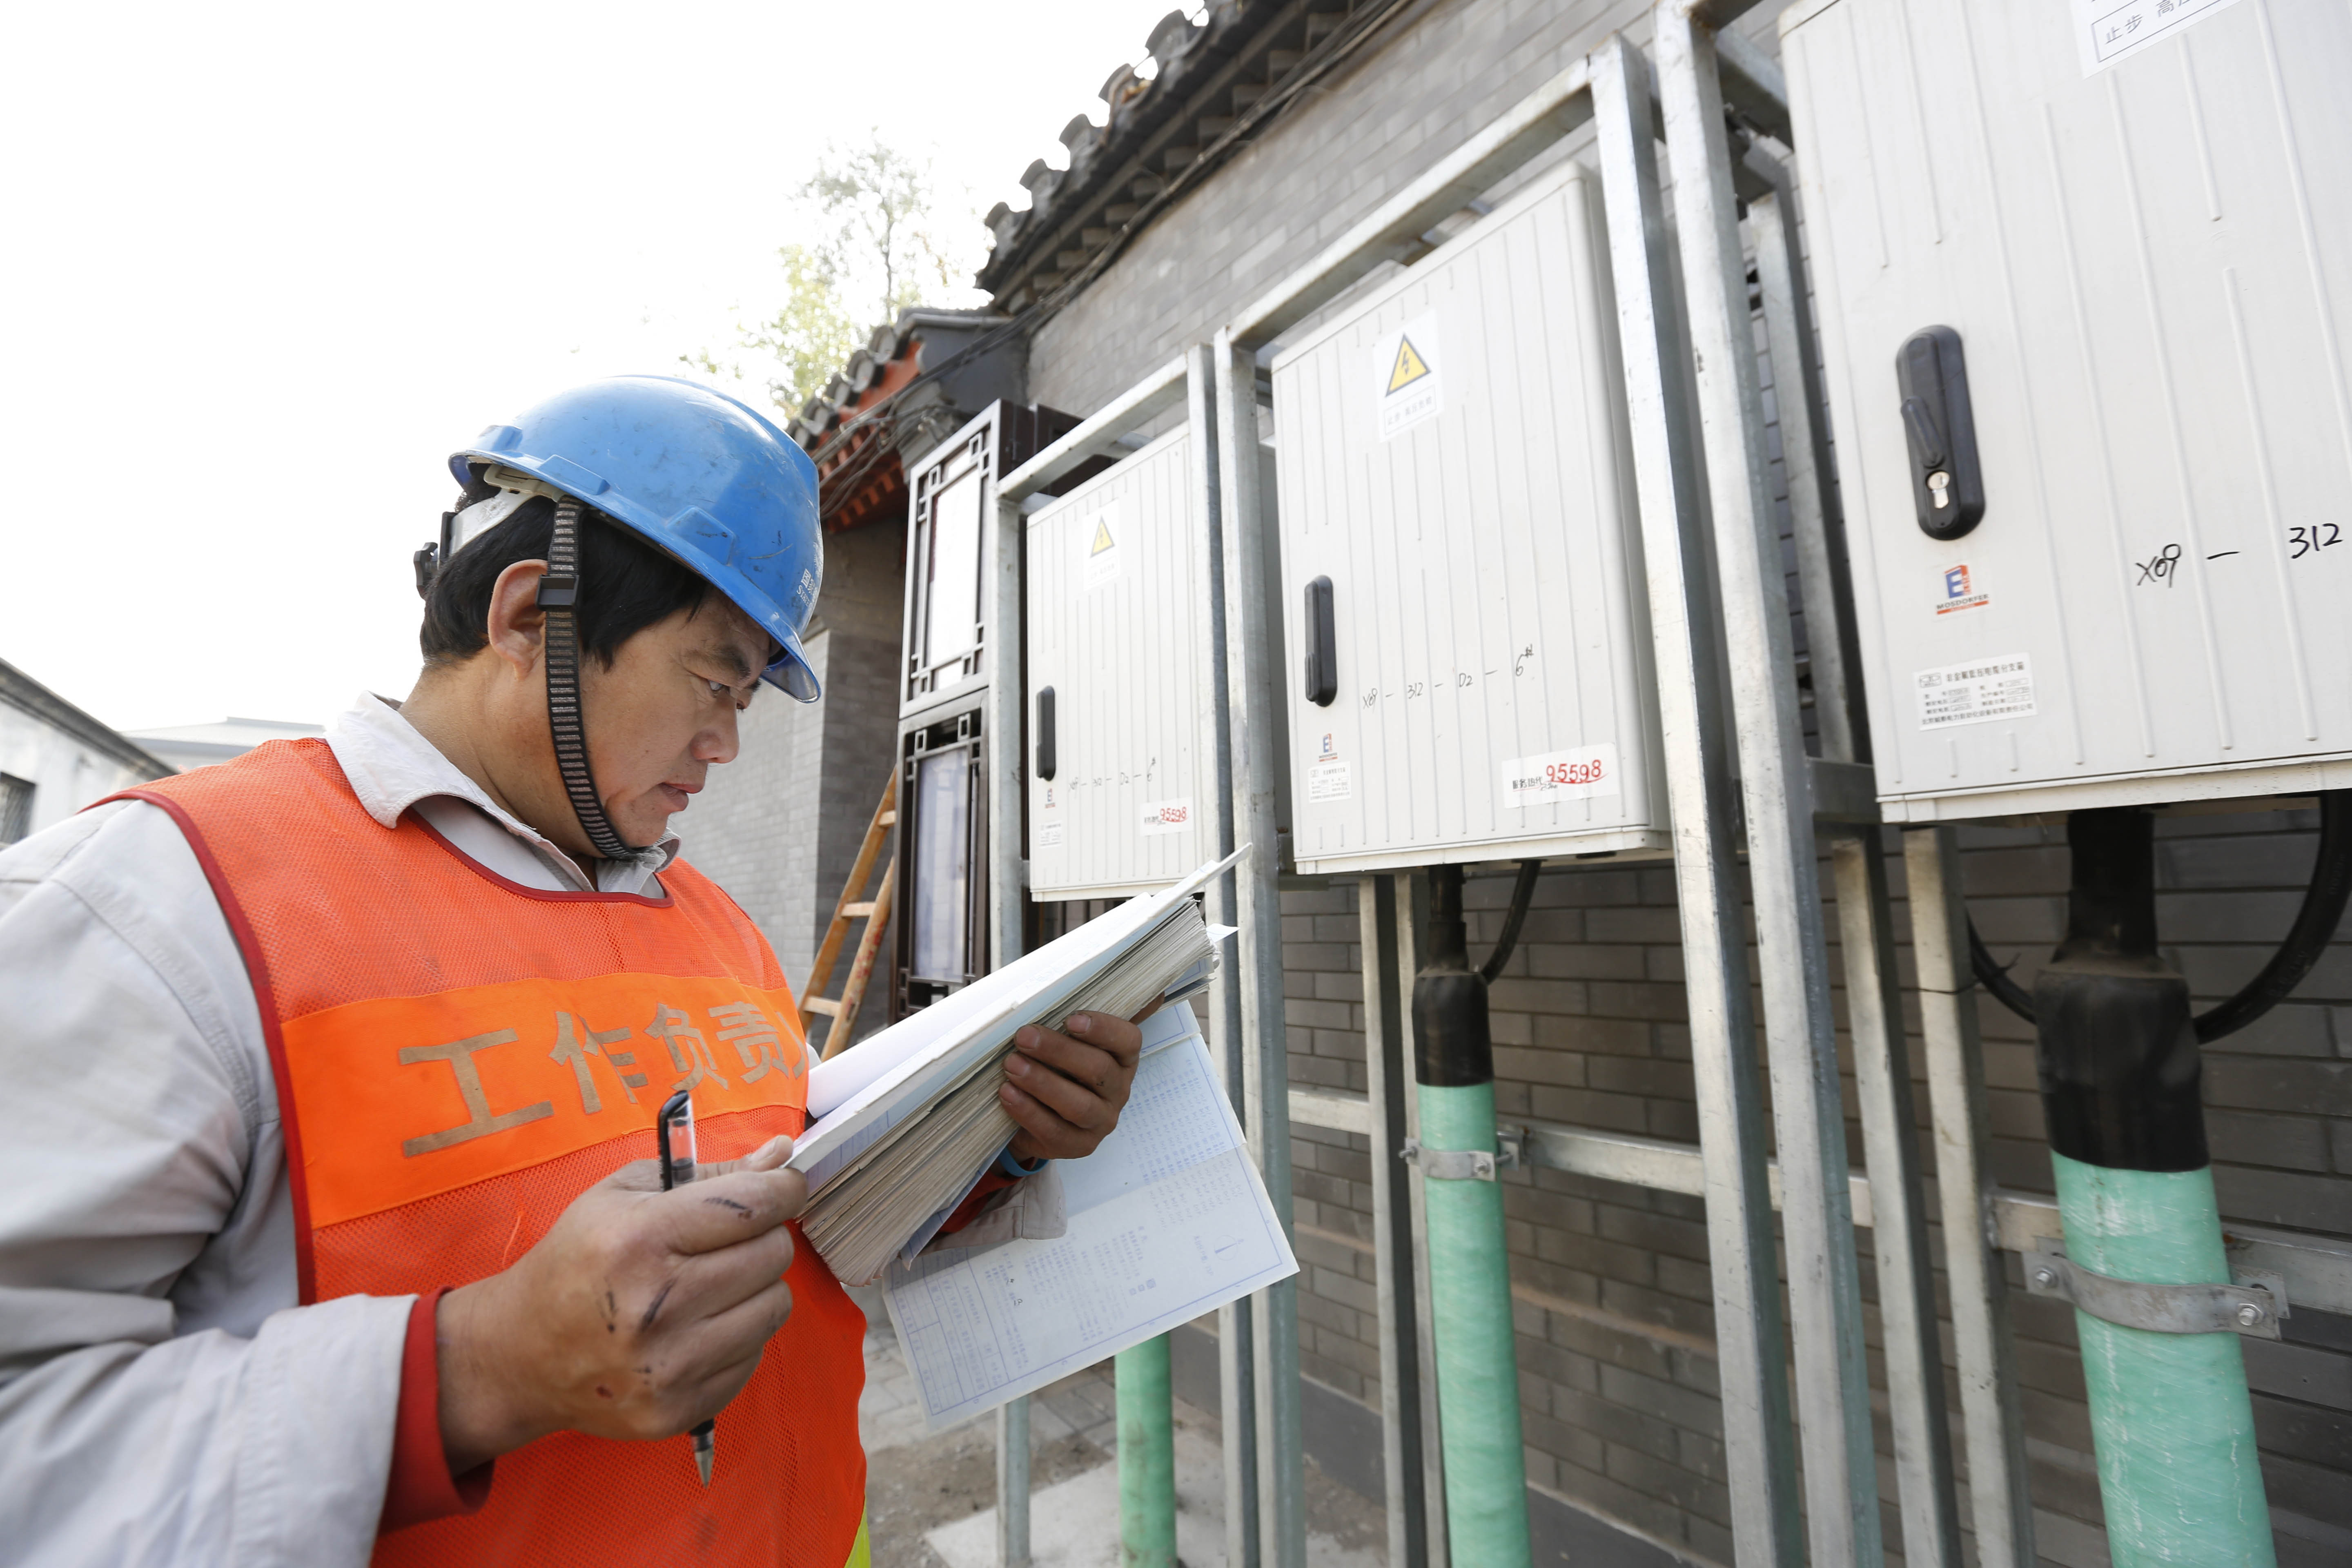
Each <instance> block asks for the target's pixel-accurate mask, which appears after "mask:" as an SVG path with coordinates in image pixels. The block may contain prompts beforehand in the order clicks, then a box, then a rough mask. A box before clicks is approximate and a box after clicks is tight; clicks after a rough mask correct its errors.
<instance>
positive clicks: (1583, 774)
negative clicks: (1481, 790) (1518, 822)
mask: <svg viewBox="0 0 2352 1568" xmlns="http://www.w3.org/2000/svg"><path fill="white" fill-rule="evenodd" d="M1617 793H1618V789H1617V748H1616V747H1614V746H1609V745H1602V746H1579V747H1577V748H1575V749H1574V750H1572V751H1566V752H1544V753H1543V754H1542V755H1540V756H1535V757H1513V758H1512V759H1511V760H1510V761H1509V762H1507V763H1504V764H1503V805H1504V806H1505V808H1506V809H1507V808H1509V807H1511V806H1517V805H1548V804H1549V803H1550V802H1552V801H1556V800H1583V799H1588V798H1591V797H1594V796H1599V795H1615V794H1617Z"/></svg>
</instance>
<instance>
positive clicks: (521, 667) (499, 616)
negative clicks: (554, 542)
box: [487, 561, 547, 675]
mask: <svg viewBox="0 0 2352 1568" xmlns="http://www.w3.org/2000/svg"><path fill="white" fill-rule="evenodd" d="M545 575H547V563H546V562H544V561H518V562H516V563H514V564H513V565H511V566H509V567H508V568H507V569H506V570H505V571H503V572H501V573H499V580H498V582H497V584H494V585H493V586H492V587H491V589H490V618H489V625H488V627H487V634H488V638H489V646H490V651H491V652H492V653H495V654H497V655H498V656H499V658H502V659H504V660H506V662H507V663H508V664H509V665H511V666H512V667H513V668H514V670H515V672H516V673H517V674H519V675H531V674H535V673H536V672H537V671H538V669H539V660H540V656H541V649H542V647H543V643H544V639H545V637H546V634H547V616H546V613H545V612H544V611H542V610H541V608H540V607H539V580H540V579H541V577H543V576H545Z"/></svg>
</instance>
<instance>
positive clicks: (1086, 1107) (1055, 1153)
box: [996, 1012, 1151, 1160]
mask: <svg viewBox="0 0 2352 1568" xmlns="http://www.w3.org/2000/svg"><path fill="white" fill-rule="evenodd" d="M1150 1016H1151V1015H1150V1013H1149V1012H1146V1013H1145V1014H1143V1015H1142V1017H1143V1018H1148V1017H1150ZM1141 1021H1142V1020H1141V1018H1139V1019H1138V1020H1137V1022H1138V1023H1139V1022H1141ZM1066 1028H1067V1029H1068V1030H1069V1033H1068V1034H1066V1035H1057V1034H1055V1032H1054V1031H1053V1030H1051V1029H1040V1028H1036V1027H1034V1026H1031V1027H1028V1028H1024V1029H1023V1030H1022V1031H1020V1033H1018V1034H1016V1035H1014V1036H1013V1054H1012V1055H1011V1056H1009V1057H1007V1058H1004V1083H1003V1086H1002V1087H1000V1088H999V1089H997V1091H996V1094H997V1098H998V1099H999V1100H1002V1101H1003V1105H1004V1109H1005V1110H1006V1112H1007V1113H1008V1114H1010V1115H1011V1116H1012V1118H1013V1121H1017V1122H1019V1123H1020V1124H1021V1131H1020V1133H1019V1134H1018V1135H1017V1136H1016V1137H1014V1139H1013V1158H1014V1159H1016V1160H1077V1159H1083V1158H1084V1157H1086V1156H1087V1155H1088V1154H1091V1153H1093V1152H1095V1149H1096V1146H1097V1145H1098V1144H1100V1143H1101V1142H1102V1141H1103V1140H1104V1139H1106V1138H1108V1137H1109V1136H1110V1131H1111V1129H1112V1128H1114V1127H1117V1126H1118V1113H1119V1111H1120V1110H1123V1109H1125V1107H1126V1105H1127V1096H1128V1091H1129V1089H1133V1088H1134V1087H1135V1063H1136V1058H1138V1057H1139V1056H1140V1055H1141V1054H1142V1051H1143V1031H1142V1030H1140V1029H1139V1028H1137V1027H1136V1026H1135V1025H1134V1024H1131V1023H1129V1022H1128V1021H1127V1020H1126V1019H1124V1018H1120V1017H1116V1016H1112V1015H1110V1014H1107V1013H1075V1014H1072V1015H1071V1016H1070V1018H1069V1021H1068V1023H1067V1024H1066Z"/></svg>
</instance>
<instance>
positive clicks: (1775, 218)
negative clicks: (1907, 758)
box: [1747, 153, 1870, 763]
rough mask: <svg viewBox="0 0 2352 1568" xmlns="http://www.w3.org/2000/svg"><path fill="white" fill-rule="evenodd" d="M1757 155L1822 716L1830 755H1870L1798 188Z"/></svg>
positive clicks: (1768, 289) (1762, 272)
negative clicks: (1801, 243)
mask: <svg viewBox="0 0 2352 1568" xmlns="http://www.w3.org/2000/svg"><path fill="white" fill-rule="evenodd" d="M1747 162H1748V168H1749V169H1751V170H1753V171H1755V172H1756V173H1757V174H1761V175H1763V176H1764V178H1766V179H1767V180H1769V181H1770V182H1771V184H1772V186H1773V191H1772V194H1771V195H1763V196H1759V197H1757V198H1756V199H1755V200H1753V201H1751V202H1749V203H1748V227H1749V229H1750V230H1751V231H1752V232H1753V233H1754V234H1755V236H1756V282H1757V287H1758V291H1759V292H1760V293H1761V294H1762V295H1763V297H1764V342H1765V346H1766V347H1767V348H1768V349H1769V351H1770V352H1771V356H1772V387H1773V394H1774V403H1775V405H1777V407H1778V408H1779V410H1780V464H1781V468H1782V469H1783V470H1784V471H1785V472H1786V473H1787V474H1788V476H1789V512H1790V521H1792V522H1793V523H1794V524H1795V525H1796V536H1797V537H1796V544H1797V581H1798V582H1799V584H1801V586H1802V588H1803V591H1804V597H1805V642H1806V648H1805V652H1806V656H1807V657H1808V658H1810V659H1811V661H1812V675H1813V716H1814V719H1815V720H1816V721H1818V722H1819V723H1820V725H1821V731H1822V755H1823V756H1824V757H1829V758H1832V759H1833V760H1835V761H1837V762H1842V763H1853V762H1863V761H1866V760H1867V759H1868V758H1869V756H1870V747H1869V744H1868V739H1869V735H1868V731H1869V722H1868V720H1867V718H1866V717H1865V714H1864V707H1863V702H1862V684H1861V679H1860V676H1859V674H1858V673H1857V672H1856V667H1857V666H1858V664H1859V662H1860V660H1859V657H1858V656H1859V649H1858V648H1857V647H1856V644H1855V636H1854V631H1853V624H1854V623H1853V587H1852V584H1851V582H1850V578H1849V574H1847V572H1846V570H1845V531H1844V529H1843V526H1842V519H1841V518H1840V517H1839V515H1838V512H1837V509H1836V507H1835V505H1834V504H1833V503H1832V499H1831V496H1830V489H1829V473H1830V454H1829V442H1828V440H1827V439H1826V435H1827V425H1828V420H1827V419H1826V417H1824V416H1823V415H1822V412H1821V411H1822V409H1823V408H1824V407H1825V406H1826V400H1825V398H1824V396H1823V395H1822V388H1821V374H1820V370H1819V367H1818V366H1816V365H1815V364H1814V363H1813V342H1814V337H1813V322H1812V310H1811V305H1810V303H1809V301H1808V299H1807V293H1806V289H1805V287H1804V260H1803V258H1802V257H1801V256H1800V255H1799V254H1798V250H1797V200H1796V191H1795V189H1794V187H1793V185H1792V184H1791V183H1790V179H1789V174H1788V171H1787V170H1785V169H1783V168H1781V167H1780V164H1779V163H1777V162H1776V161H1774V160H1772V159H1769V158H1767V157H1764V156H1762V155H1761V154H1759V153H1751V154H1750V155H1749V157H1748V161H1747Z"/></svg>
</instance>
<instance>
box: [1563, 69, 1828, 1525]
mask: <svg viewBox="0 0 2352 1568" xmlns="http://www.w3.org/2000/svg"><path fill="white" fill-rule="evenodd" d="M1592 81H1593V95H1594V99H1595V101H1596V105H1597V118H1598V120H1599V129H1600V153H1601V189H1602V193H1603V196H1604V199H1605V200H1606V202H1607V205H1608V209H1609V234H1610V259H1611V263H1612V272H1613V277H1614V283H1615V288H1616V292H1617V319H1618V323H1619V337H1620V339H1621V349H1622V354H1623V356H1624V362H1625V382H1626V386H1625V390H1626V395H1627V399H1628V402H1629V405H1630V406H1631V412H1632V419H1633V467H1634V474H1635V479H1636V482H1637V484H1638V486H1639V489H1640V495H1641V505H1642V537H1643V566H1644V570H1645V572H1646V574H1647V575H1648V578H1649V584H1650V622H1651V627H1652V638H1653V643H1654V647H1655V648H1656V650H1657V659H1658V704H1659V718H1660V728H1661V730H1662V731H1663V733H1664V742H1665V755H1666V778H1667V794H1668V799H1669V803H1670V805H1671V806H1672V808H1673V812H1674V824H1675V900H1676V904H1677V907H1678V909H1679V911H1680V915H1681V921H1682V932H1683V952H1684V972H1685V985H1686V987H1687V989H1688V992H1689V1005H1690V1026H1691V1057H1692V1078H1693V1083H1694V1087H1695V1089H1696V1096H1697V1100H1698V1113H1699V1127H1700V1144H1699V1150H1700V1160H1701V1163H1702V1164H1703V1166H1704V1168H1705V1176H1706V1226H1707V1256H1708V1260H1709V1265H1710V1268H1709V1273H1710V1277H1711V1279H1712V1281H1713V1285H1714V1290H1715V1309H1716V1311H1715V1317H1716V1347H1717V1366H1718V1368H1719V1370H1720V1374H1721V1378H1722V1385H1723V1426H1724V1450H1725V1464H1726V1468H1727V1470H1728V1472H1729V1478H1730V1487H1731V1514H1732V1518H1731V1534H1732V1544H1733V1551H1734V1552H1735V1554H1736V1555H1737V1557H1738V1561H1739V1562H1740V1563H1741V1564H1742V1565H1743V1568H1748V1565H1764V1564H1769V1565H1772V1568H1794V1565H1795V1564H1797V1563H1800V1562H1801V1561H1802V1560H1803V1552H1802V1548H1801V1544H1800V1521H1799V1515H1798V1508H1797V1479H1796V1464H1795V1458H1794V1454H1793V1452H1792V1445H1791V1444H1790V1442H1789V1441H1788V1435H1789V1433H1790V1390H1789V1376H1788V1367H1787V1363H1786V1361H1785V1360H1784V1358H1783V1352H1782V1349H1781V1346H1782V1332H1783V1326H1782V1323H1781V1318H1780V1279H1779V1269H1778V1267H1777V1262H1776V1256H1777V1255H1776V1248H1775V1247H1774V1245H1773V1237H1772V1211H1771V1204H1770V1201H1769V1195H1768V1194H1769V1187H1768V1184H1767V1179H1766V1174H1765V1154H1764V1143H1765V1138H1764V1116H1763V1108H1762V1105H1761V1104H1760V1103H1759V1101H1760V1095H1759V1088H1758V1082H1757V1071H1756V1065H1757V1064H1756V1029H1755V1021H1754V1018H1753V1016H1752V1015H1751V1014H1750V1012H1749V1006H1748V966H1747V961H1746V940H1745V933H1744V932H1743V931H1741V929H1740V919H1739V903H1740V899H1739V883H1738V869H1737V868H1736V867H1735V866H1734V864H1733V861H1732V843H1733V830H1732V823H1733V819H1734V808H1733V801H1732V788H1731V782H1730V773H1731V766H1730V756H1729V739H1730V738H1729V736H1728V735H1727V734H1726V733H1725V731H1724V725H1723V713H1724V694H1723V691H1722V686H1721V679H1720V672H1721V668H1722V664H1721V652H1720V650H1719V649H1718V647H1717V645H1716V643H1715V640H1714V630H1713V628H1714V626H1715V619H1716V610H1715V608H1714V606H1713V605H1711V604H1709V603H1708V602H1707V601H1708V595H1707V594H1706V583H1707V580H1708V566H1707V553H1708V552H1707V548H1706V539H1705V537H1704V534H1703V531H1702V530H1703V524H1702V521H1701V500H1700V496H1699V493H1698V490H1699V484H1698V479H1697V475H1696V454H1695V453H1694V451H1693V432H1692V429H1691V422H1690V421H1691V416H1690V410H1689V408H1688V406H1687V405H1686V404H1685V387H1684V382H1683V375H1682V368H1681V367H1682V366H1683V365H1685V364H1686V363H1688V359H1687V355H1686V353H1685V349H1684V345H1683V342H1682V339H1681V334H1680V332H1679V331H1678V330H1677V327H1676V324H1675V323H1676V321H1677V319H1678V317H1679V314H1680V313H1679V311H1677V310H1676V309H1675V291H1674V285H1673V273H1672V268H1671V263H1670V259H1669V258H1668V255H1667V248H1666V247H1667V235H1666V215H1665V213H1664V210H1663V205H1662V202H1661V198H1660V196H1659V194H1658V177H1657V146H1656V141H1655V137H1654V132H1653V129H1652V127H1653V123H1654V118H1653V117H1654V110H1653V107H1652V101H1651V94H1650V70H1649V66H1648V63H1647V62H1646V61H1644V60H1643V58H1642V57H1641V55H1640V54H1639V53H1637V52H1636V51H1635V50H1634V49H1633V47H1632V46H1631V45H1629V44H1627V43H1626V42H1625V41H1624V40H1623V39H1622V37H1616V38H1612V39H1610V40H1609V41H1608V42H1607V43H1605V44H1603V45H1602V46H1601V48H1600V49H1599V50H1597V51H1596V52H1595V53H1594V54H1593V56H1592Z"/></svg>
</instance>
